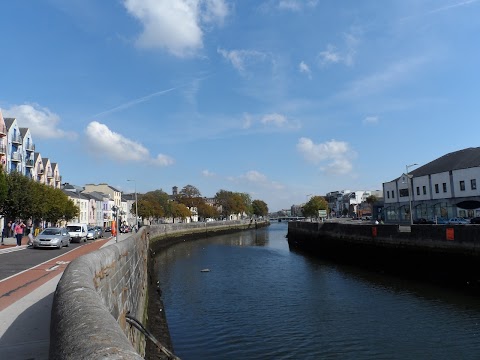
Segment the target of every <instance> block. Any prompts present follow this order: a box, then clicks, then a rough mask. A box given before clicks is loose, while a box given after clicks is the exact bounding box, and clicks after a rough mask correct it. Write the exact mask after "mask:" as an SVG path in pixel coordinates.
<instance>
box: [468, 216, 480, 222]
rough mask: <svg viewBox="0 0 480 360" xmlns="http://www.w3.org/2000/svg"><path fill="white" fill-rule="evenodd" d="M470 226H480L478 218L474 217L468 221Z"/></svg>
mask: <svg viewBox="0 0 480 360" xmlns="http://www.w3.org/2000/svg"><path fill="white" fill-rule="evenodd" d="M470 224H480V217H479V216H477V217H474V218H471V219H470Z"/></svg>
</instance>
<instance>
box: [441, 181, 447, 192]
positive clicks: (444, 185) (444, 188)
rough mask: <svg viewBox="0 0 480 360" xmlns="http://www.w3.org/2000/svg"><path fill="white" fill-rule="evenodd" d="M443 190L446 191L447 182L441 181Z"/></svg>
mask: <svg viewBox="0 0 480 360" xmlns="http://www.w3.org/2000/svg"><path fill="white" fill-rule="evenodd" d="M442 185H443V192H444V193H446V192H447V183H443V184H442Z"/></svg>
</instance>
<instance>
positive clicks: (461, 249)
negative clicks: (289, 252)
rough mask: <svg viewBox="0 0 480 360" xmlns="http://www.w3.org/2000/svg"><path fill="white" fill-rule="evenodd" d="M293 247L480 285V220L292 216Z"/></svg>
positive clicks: (445, 281) (365, 264)
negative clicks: (394, 221)
mask: <svg viewBox="0 0 480 360" xmlns="http://www.w3.org/2000/svg"><path fill="white" fill-rule="evenodd" d="M287 236H288V243H289V246H290V248H291V249H293V250H298V251H301V252H303V253H305V254H307V255H315V256H320V257H324V258H328V259H330V260H334V261H339V262H347V263H353V264H355V265H360V266H362V267H366V268H371V269H374V270H377V271H384V270H385V271H390V272H394V273H395V274H404V275H408V276H411V277H415V278H422V279H428V280H433V281H434V282H436V283H442V284H450V285H455V286H460V285H461V284H467V285H468V287H469V288H473V287H475V288H476V289H477V290H480V267H479V266H478V264H479V261H480V226H477V225H412V226H411V228H405V227H402V226H399V225H373V224H368V225H363V224H358V225H354V224H342V223H333V222H325V223H315V222H291V223H289V225H288V235H287Z"/></svg>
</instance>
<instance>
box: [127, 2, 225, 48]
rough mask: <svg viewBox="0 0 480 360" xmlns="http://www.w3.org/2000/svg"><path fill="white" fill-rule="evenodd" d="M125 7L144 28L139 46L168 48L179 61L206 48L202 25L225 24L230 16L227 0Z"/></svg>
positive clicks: (128, 5) (150, 3)
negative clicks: (224, 21) (226, 18)
mask: <svg viewBox="0 0 480 360" xmlns="http://www.w3.org/2000/svg"><path fill="white" fill-rule="evenodd" d="M124 6H125V8H126V9H127V11H128V12H129V13H130V14H131V15H132V16H133V17H135V18H136V19H138V20H139V21H140V23H141V24H142V26H143V32H142V34H140V36H139V38H138V39H137V45H138V46H140V47H143V48H164V49H166V50H167V51H169V52H170V53H172V54H173V55H176V56H179V57H185V56H192V55H195V54H196V53H197V51H198V50H199V49H201V48H202V47H203V30H202V25H204V24H205V23H215V22H216V23H222V22H223V20H224V19H225V17H226V16H227V15H228V7H227V5H226V3H225V1H224V0H124Z"/></svg>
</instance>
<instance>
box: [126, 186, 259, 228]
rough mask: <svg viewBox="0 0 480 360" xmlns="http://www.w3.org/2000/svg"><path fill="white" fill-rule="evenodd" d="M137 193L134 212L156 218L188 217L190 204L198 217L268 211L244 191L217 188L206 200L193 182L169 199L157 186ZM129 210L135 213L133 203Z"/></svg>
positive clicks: (190, 214) (222, 216)
mask: <svg viewBox="0 0 480 360" xmlns="http://www.w3.org/2000/svg"><path fill="white" fill-rule="evenodd" d="M138 197H139V198H138V206H137V211H138V216H140V217H142V218H150V219H152V218H153V219H157V220H158V219H160V218H165V217H167V218H173V219H176V218H177V219H178V218H180V219H186V218H189V217H191V216H192V215H193V214H192V212H191V210H190V209H191V208H193V207H195V208H196V209H197V212H198V216H199V218H200V219H208V218H212V219H219V218H228V217H229V216H230V215H232V214H244V213H245V214H246V215H247V216H251V215H256V216H266V215H267V214H268V206H267V204H266V203H265V202H264V201H262V200H253V201H252V200H251V198H250V195H249V194H246V193H240V192H232V191H227V190H219V191H218V192H217V193H216V194H215V196H214V198H213V202H214V203H213V204H209V203H208V201H207V199H206V198H204V197H202V194H201V193H200V190H198V189H197V188H196V187H195V186H193V185H186V186H184V187H183V188H182V189H181V190H180V192H179V193H178V194H177V195H175V196H173V199H172V197H171V196H170V195H168V194H167V193H166V192H164V191H163V190H161V189H160V190H154V191H149V192H147V193H145V194H139V195H138ZM172 200H173V201H172ZM131 212H132V213H135V204H133V206H132V208H131Z"/></svg>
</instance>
